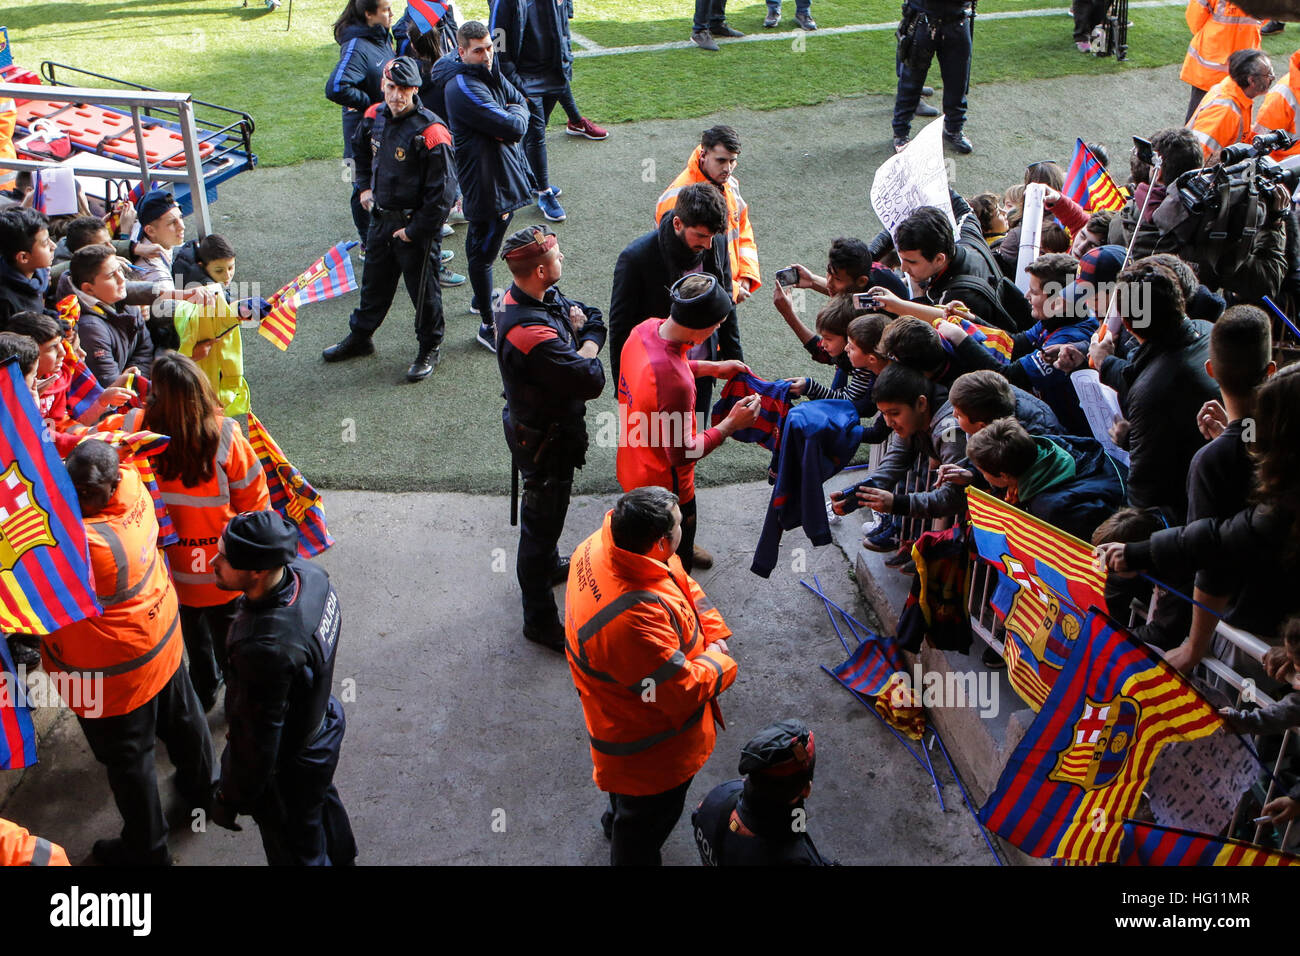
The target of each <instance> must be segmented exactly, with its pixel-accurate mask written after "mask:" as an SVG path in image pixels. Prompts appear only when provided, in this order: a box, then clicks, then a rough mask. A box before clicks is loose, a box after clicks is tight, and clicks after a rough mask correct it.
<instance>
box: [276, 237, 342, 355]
mask: <svg viewBox="0 0 1300 956" xmlns="http://www.w3.org/2000/svg"><path fill="white" fill-rule="evenodd" d="M355 245H357V240H355V239H353V240H351V241H350V242H340V243H338V244H337V245H335V246H334V248H332V249H330V251H329V252H327V253H325V255H323V256H321V257H320V258H319V259H317V260H316V261H315V262H313V263H312V264H311V265H310V266H308V267H307V268H306V269H305V270H303V272H302V273H301V274H299V276H298V278H296V279H294V280H293V281H292V282H290V283H289V284H288V285H286V286H285V287H284V288H282V289H280V291H278V292H277V293H276V294H275V295H273V296H272V297H271V300H270V301H271V311H270V312H268V313H267V314H266V315H265V316H263V318H262V324H261V326H260V327H259V328H258V333H259V334H260V335H261V336H262V338H264V339H266V340H267V341H268V342H270V343H271V344H272V345H274V346H275V347H276V348H277V349H279V350H280V351H281V352H283V351H285V350H287V349H288V348H289V343H290V342H292V341H293V336H294V332H296V331H297V328H298V306H300V305H302V304H303V303H305V302H324V301H325V300H327V299H333V298H335V297H336V296H340V295H344V294H345V293H348V292H351V291H352V290H353V289H355V288H356V287H357V276H356V272H355V271H353V269H352V259H351V257H349V255H348V251H349V250H350V249H351V248H352V247H353V246H355Z"/></svg>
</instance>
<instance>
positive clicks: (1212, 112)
mask: <svg viewBox="0 0 1300 956" xmlns="http://www.w3.org/2000/svg"><path fill="white" fill-rule="evenodd" d="M1272 82H1273V67H1272V65H1271V64H1270V63H1269V60H1268V56H1267V54H1265V53H1264V52H1263V51H1262V50H1238V51H1237V52H1236V53H1234V54H1232V56H1231V57H1229V58H1228V75H1227V76H1226V77H1225V78H1224V79H1223V80H1221V81H1220V82H1219V83H1216V84H1215V85H1214V86H1213V87H1211V88H1210V90H1209V92H1207V93H1206V94H1205V99H1203V100H1202V101H1201V105H1200V106H1198V107H1197V108H1196V112H1195V113H1193V114H1192V118H1191V119H1189V120H1188V121H1187V128H1188V129H1190V130H1191V131H1192V135H1193V136H1195V137H1196V138H1197V140H1199V141H1200V144H1201V149H1202V151H1203V152H1204V153H1205V165H1207V166H1212V165H1214V164H1215V163H1217V162H1218V161H1219V153H1221V152H1222V151H1223V149H1224V147H1226V146H1231V145H1232V144H1233V143H1240V142H1243V141H1245V140H1247V139H1249V138H1250V137H1251V136H1253V135H1254V131H1255V126H1254V123H1253V122H1252V120H1251V113H1252V111H1253V109H1254V105H1255V104H1254V100H1255V97H1257V96H1259V95H1260V94H1261V93H1263V92H1264V91H1265V90H1267V89H1268V87H1269V84H1271V83H1272Z"/></svg>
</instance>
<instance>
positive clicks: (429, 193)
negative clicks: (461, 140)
mask: <svg viewBox="0 0 1300 956" xmlns="http://www.w3.org/2000/svg"><path fill="white" fill-rule="evenodd" d="M420 83H421V78H420V70H419V67H418V66H416V63H415V61H414V60H413V59H411V58H410V57H409V56H399V57H398V58H397V59H395V60H391V61H389V63H388V65H386V66H385V67H384V102H383V104H378V103H376V104H375V105H374V106H372V107H370V109H368V110H366V115H365V117H364V118H363V119H362V121H361V123H360V124H359V125H358V126H357V129H356V132H355V134H354V135H353V153H354V156H353V159H354V162H355V168H354V169H353V173H352V177H353V181H354V182H355V183H356V184H357V185H358V186H359V187H360V189H361V204H362V205H363V206H365V207H366V208H367V209H368V210H369V211H370V232H369V235H368V237H367V239H366V260H365V267H364V270H363V271H362V274H361V303H360V305H358V306H357V309H356V311H354V312H353V313H352V318H351V320H350V321H349V323H348V324H349V326H350V327H351V331H350V332H348V335H347V337H346V338H345V339H344V340H343V341H342V342H340V343H338V344H337V345H331V346H330V347H329V348H327V349H326V350H325V351H324V353H323V356H324V359H325V361H327V362H341V361H343V360H344V359H350V358H353V357H355V356H358V355H370V354H371V353H372V352H374V350H375V346H374V344H373V343H372V342H371V337H372V336H373V335H374V333H375V330H376V329H377V328H379V326H380V324H381V323H382V322H383V321H384V317H385V316H386V315H387V314H388V309H389V307H390V306H391V305H392V304H393V295H394V294H395V293H396V292H397V280H398V278H399V277H400V278H402V279H405V280H406V291H407V292H408V293H410V296H411V303H412V304H413V305H414V306H415V336H416V341H417V343H418V345H419V351H418V352H417V354H416V356H415V361H414V362H412V363H411V367H410V370H409V371H407V373H406V378H407V381H411V382H419V381H421V380H423V379H426V378H428V377H429V376H430V375H431V374H432V373H433V369H434V366H436V365H437V364H438V348H439V346H441V345H442V334H443V316H442V291H441V288H440V287H439V285H438V260H439V257H440V255H441V254H442V226H443V223H445V222H446V221H447V214H448V213H449V212H450V211H451V206H452V203H454V202H455V201H456V191H457V190H456V172H455V163H454V154H453V151H452V145H451V133H450V131H449V130H448V129H447V127H446V125H445V124H444V123H443V121H442V120H441V119H439V118H438V116H437V115H435V114H434V113H433V112H431V111H430V110H428V109H425V108H424V107H423V106H421V105H420V99H419V97H418V96H417V95H416V93H417V91H418V89H419V87H420Z"/></svg>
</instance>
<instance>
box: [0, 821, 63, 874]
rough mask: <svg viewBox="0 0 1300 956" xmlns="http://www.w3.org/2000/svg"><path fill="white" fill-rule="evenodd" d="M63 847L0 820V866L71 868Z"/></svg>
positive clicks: (14, 824) (16, 825)
mask: <svg viewBox="0 0 1300 956" xmlns="http://www.w3.org/2000/svg"><path fill="white" fill-rule="evenodd" d="M71 865H72V864H70V863H69V862H68V854H66V853H64V852H63V847H61V846H59V845H58V844H57V843H51V842H50V841H49V840H46V839H44V838H42V837H38V836H32V835H31V834H30V833H28V832H27V830H26V829H24V828H23V827H20V826H19V825H18V824H16V823H12V822H10V821H9V820H0V866H71Z"/></svg>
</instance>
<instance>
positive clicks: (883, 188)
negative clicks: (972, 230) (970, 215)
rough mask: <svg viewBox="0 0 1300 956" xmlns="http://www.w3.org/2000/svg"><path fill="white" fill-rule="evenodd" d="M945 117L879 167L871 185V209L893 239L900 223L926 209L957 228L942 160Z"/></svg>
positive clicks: (931, 124) (946, 174)
mask: <svg viewBox="0 0 1300 956" xmlns="http://www.w3.org/2000/svg"><path fill="white" fill-rule="evenodd" d="M942 134H943V118H942V117H940V118H939V119H936V120H933V121H931V122H930V124H929V125H928V126H926V127H925V129H923V130H921V132H920V133H918V134H917V135H916V138H915V139H913V140H912V141H911V142H910V143H908V144H907V146H906V148H904V149H903V151H902V152H901V153H895V154H894V155H893V156H891V157H889V159H887V160H885V161H884V162H883V163H881V164H880V168H879V169H877V170H876V176H875V179H873V180H872V182H871V208H872V209H874V210H875V212H876V216H877V217H878V218H879V219H880V221H881V223H883V224H884V227H885V228H886V229H888V230H889V234H890V235H891V236H892V235H893V234H894V231H895V230H896V229H897V228H898V225H899V223H901V222H902V221H903V220H904V219H906V218H907V217H908V216H910V215H911V214H912V213H914V212H915V211H916V210H918V209H920V208H921V207H923V206H935V207H937V208H939V209H942V210H943V211H944V212H946V213H947V214H948V221H949V222H951V223H952V225H953V228H954V229H956V228H957V220H956V218H955V217H954V216H953V214H952V203H951V202H950V201H949V199H948V171H947V168H946V166H945V165H944V161H943V140H942V139H941V137H942Z"/></svg>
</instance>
